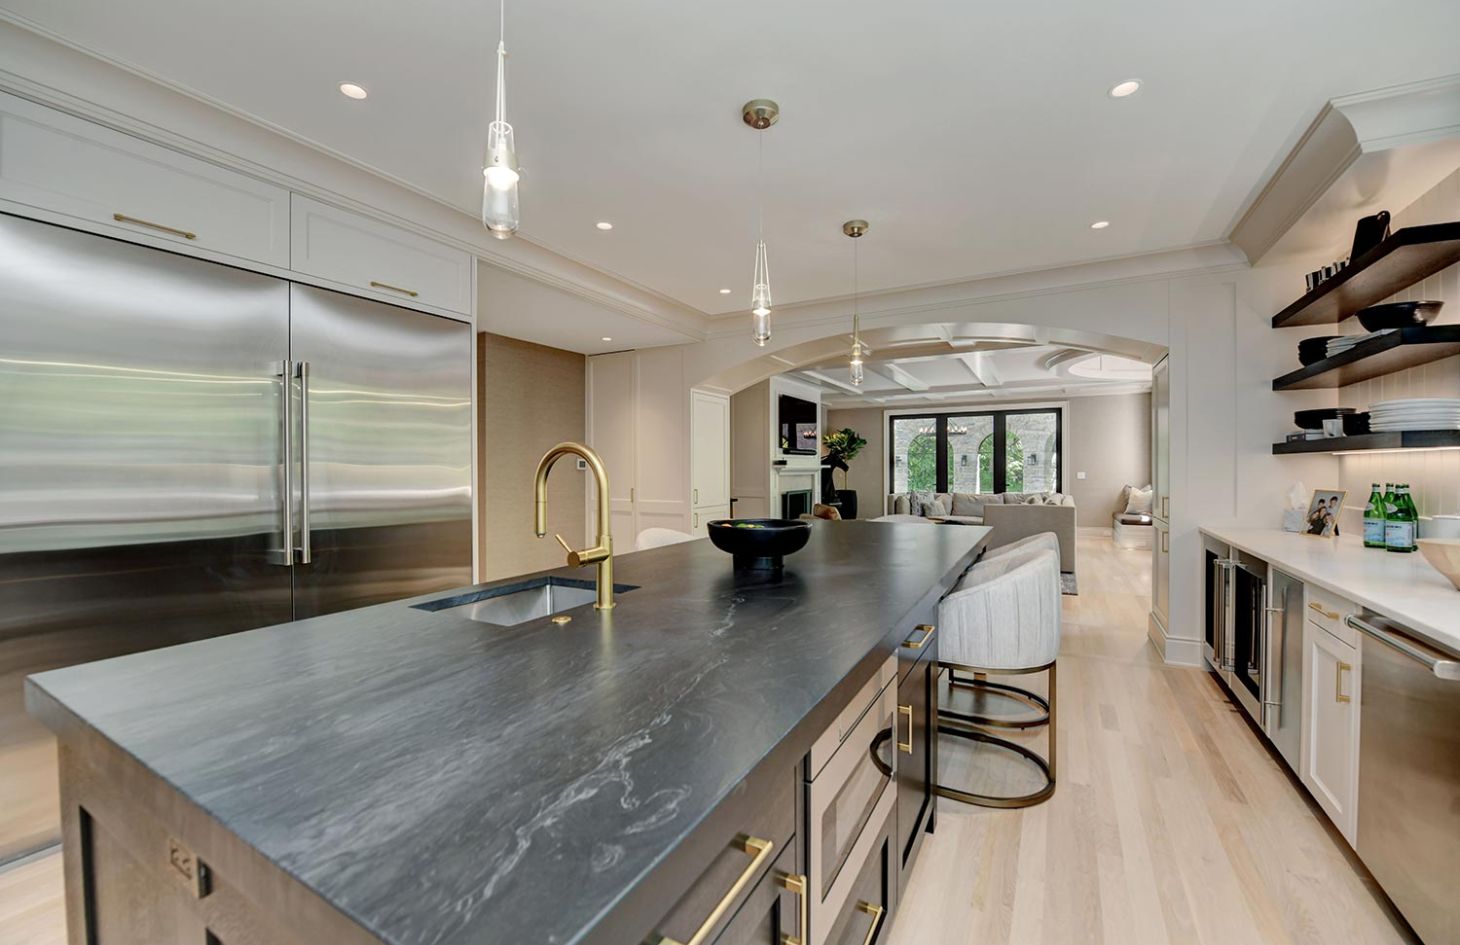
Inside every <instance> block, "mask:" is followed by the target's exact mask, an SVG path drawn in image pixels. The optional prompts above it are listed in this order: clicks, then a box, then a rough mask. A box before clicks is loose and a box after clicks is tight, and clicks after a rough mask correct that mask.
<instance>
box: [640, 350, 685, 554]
mask: <svg viewBox="0 0 1460 945" xmlns="http://www.w3.org/2000/svg"><path fill="white" fill-rule="evenodd" d="M636 356H637V359H638V374H637V377H636V381H635V384H636V387H635V391H636V394H635V406H634V416H635V418H636V423H637V432H636V434H635V437H636V440H635V442H636V444H637V445H636V447H635V449H636V453H635V456H636V459H635V462H634V465H635V479H636V481H635V483H634V487H635V490H636V491H635V494H634V511H635V513H636V514H637V516H638V522H637V523H636V525H635V527H636V528H638V529H639V530H640V531H642V530H643V529H646V528H672V529H674V530H675V531H681V532H682V531H687V530H688V529H689V523H690V508H689V450H688V449H686V448H685V447H686V444H688V443H689V441H690V437H689V404H688V403H686V402H685V399H684V352H683V351H681V350H680V349H679V348H647V349H645V350H643V351H639V352H636Z"/></svg>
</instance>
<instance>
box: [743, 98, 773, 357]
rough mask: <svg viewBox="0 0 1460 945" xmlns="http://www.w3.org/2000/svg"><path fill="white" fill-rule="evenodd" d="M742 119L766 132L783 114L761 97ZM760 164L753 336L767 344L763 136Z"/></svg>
mask: <svg viewBox="0 0 1460 945" xmlns="http://www.w3.org/2000/svg"><path fill="white" fill-rule="evenodd" d="M740 117H741V120H742V121H744V122H745V123H746V124H747V125H749V126H750V127H751V128H754V129H755V130H756V131H765V130H766V129H767V128H769V127H770V126H771V125H774V124H775V123H776V122H777V121H779V120H780V117H781V106H779V105H777V104H776V103H775V102H772V101H771V100H770V99H766V98H758V99H755V100H753V101H749V102H746V103H745V106H744V107H743V108H741V110H740ZM758 160H759V166H758V168H757V171H756V205H757V208H758V209H757V214H756V218H757V222H756V240H755V275H754V277H753V278H752V279H751V283H750V316H751V323H750V338H751V340H752V341H754V342H755V343H756V344H757V345H760V346H761V347H765V343H766V342H767V341H770V340H771V267H770V263H769V262H768V261H767V259H766V251H765V186H764V185H765V139H764V138H761V139H760V144H759V158H758Z"/></svg>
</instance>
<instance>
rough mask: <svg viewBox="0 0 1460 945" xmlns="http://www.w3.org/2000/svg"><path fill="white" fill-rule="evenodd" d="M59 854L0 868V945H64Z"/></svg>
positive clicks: (64, 929)
mask: <svg viewBox="0 0 1460 945" xmlns="http://www.w3.org/2000/svg"><path fill="white" fill-rule="evenodd" d="M61 890H62V880H61V854H59V853H48V854H46V855H44V856H37V857H33V858H30V859H26V860H21V861H20V862H19V863H17V864H15V865H14V866H10V867H7V868H5V869H0V945H65V943H66V908H65V906H66V903H65V897H64V896H63V894H62V891H61Z"/></svg>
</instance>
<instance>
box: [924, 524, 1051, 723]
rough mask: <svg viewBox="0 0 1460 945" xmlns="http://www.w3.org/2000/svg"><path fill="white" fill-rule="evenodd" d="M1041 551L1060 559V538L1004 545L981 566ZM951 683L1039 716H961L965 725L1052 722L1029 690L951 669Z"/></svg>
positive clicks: (1046, 707)
mask: <svg viewBox="0 0 1460 945" xmlns="http://www.w3.org/2000/svg"><path fill="white" fill-rule="evenodd" d="M1039 549H1047V550H1049V551H1053V552H1054V553H1055V554H1056V555H1058V554H1059V553H1060V540H1059V536H1058V535H1056V534H1055V533H1054V532H1040V533H1039V534H1037V535H1028V536H1026V537H1024V538H1021V539H1019V540H1018V541H1013V542H1010V543H1009V544H1007V545H1000V546H999V547H997V548H990V549H989V550H988V551H985V552H984V554H983V557H982V558H980V559H979V563H980V564H982V563H984V562H986V561H993V560H995V559H997V558H1003V557H1006V556H1008V555H1027V554H1030V553H1031V552H1033V551H1036V550H1039ZM948 683H949V685H952V686H957V687H958V688H960V689H966V690H970V691H972V692H974V693H975V694H989V693H992V694H995V695H1002V696H1007V697H1009V698H1012V699H1014V700H1016V701H1020V702H1024V703H1026V704H1027V705H1029V706H1030V707H1031V708H1033V709H1035V710H1037V711H1036V714H1035V715H1032V716H1025V717H1023V718H1017V719H1010V718H1002V717H997V716H991V715H981V714H974V715H962V716H959V718H960V719H962V720H964V721H968V722H975V723H977V724H979V725H992V726H994V727H995V728H1017V729H1024V728H1035V727H1036V726H1040V725H1044V724H1046V723H1048V722H1049V705H1048V703H1047V702H1046V700H1045V699H1044V697H1043V696H1040V695H1039V694H1037V693H1033V692H1030V691H1029V690H1028V689H1024V688H1022V687H1020V686H1010V685H1007V684H1005V683H995V682H989V681H988V680H987V679H984V678H982V676H978V677H974V678H972V679H965V678H963V677H960V676H959V675H958V674H957V673H955V672H954V671H953V670H951V669H950V670H949V671H948Z"/></svg>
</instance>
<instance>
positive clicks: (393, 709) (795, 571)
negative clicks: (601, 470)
mask: <svg viewBox="0 0 1460 945" xmlns="http://www.w3.org/2000/svg"><path fill="white" fill-rule="evenodd" d="M987 534H988V530H987V529H984V528H949V527H941V528H929V527H927V526H901V525H886V524H879V523H868V522H838V523H817V524H816V526H815V528H814V530H813V534H812V536H811V540H810V542H809V543H808V545H807V546H806V548H805V549H803V550H802V551H800V552H798V553H797V554H795V555H793V556H791V557H789V558H787V560H786V567H785V570H784V572H783V573H781V574H779V575H777V576H765V575H757V574H754V573H746V572H741V573H737V572H735V571H733V570H732V568H731V562H730V558H729V556H727V555H725V554H723V553H721V552H720V551H718V550H717V549H715V548H714V547H712V546H711V545H710V543H709V542H707V541H697V542H691V543H686V544H681V545H674V546H669V547H665V548H659V549H655V550H652V551H646V552H640V553H636V554H631V555H623V556H621V557H620V559H619V562H618V574H617V578H618V582H617V585H616V586H617V587H618V588H619V593H618V595H617V606H616V607H615V608H614V609H613V610H611V611H602V612H600V611H595V610H594V609H593V608H592V607H591V606H590V607H579V608H577V609H575V610H571V611H569V612H568V614H569V615H570V616H571V617H572V618H573V619H572V621H571V622H569V623H567V624H563V625H559V624H555V623H553V622H551V621H550V620H549V619H548V618H546V617H542V618H539V619H535V620H531V621H529V622H526V623H522V624H519V625H516V626H512V627H501V626H494V625H491V624H487V623H482V622H478V621H476V620H472V619H470V617H469V616H468V615H467V614H468V612H469V611H470V610H471V607H470V605H469V604H468V605H467V606H463V607H446V608H444V609H434V610H432V609H427V608H431V607H433V606H438V605H439V604H440V603H441V602H443V601H455V600H458V599H467V598H470V597H472V596H473V595H476V596H480V595H481V593H482V592H483V591H491V590H498V589H501V588H505V587H508V586H510V585H515V584H521V583H524V582H525V581H526V580H527V579H523V578H517V579H513V580H511V581H503V582H497V583H495V584H491V585H482V586H480V587H478V588H474V589H464V590H461V591H454V592H450V593H445V594H436V595H431V596H429V597H428V598H418V599H415V600H411V601H403V602H399V603H393V604H384V605H380V606H375V607H369V608H365V609H361V610H356V611H350V612H347V613H341V614H336V615H332V616H327V617H319V618H314V619H311V620H304V621H298V622H294V623H289V624H281V625H279V626H275V627H268V628H264V629H260V630H253V631H249V632H246V633H240V634H235V635H232V636H228V637H221V638H217V639H213V640H207V641H203V642H199V643H192V644H187V645H184V646H178V647H173V648H170V649H165V650H159V651H153V652H149V653H142V654H136V655H132V656H126V657H121V658H118V659H113V660H107V661H103V662H99V663H92V664H88V665H84V666H78V667H72V668H68V669H64V670H58V671H55V672H50V673H43V674H40V675H37V676H34V677H31V679H30V680H29V681H28V683H27V703H28V706H29V708H30V710H31V712H32V713H34V714H35V715H37V716H38V717H39V718H40V719H42V720H43V721H44V722H45V723H46V724H47V725H48V726H50V727H51V728H52V730H54V731H55V732H56V734H57V736H58V738H59V741H60V755H61V766H62V768H61V770H62V809H63V818H64V838H65V852H66V882H67V900H68V902H67V910H68V923H69V927H70V935H71V941H72V942H73V943H81V942H96V943H99V945H110V943H112V942H142V941H147V942H151V943H159V945H161V943H171V942H200V943H202V942H207V943H212V942H221V943H224V945H230V943H234V942H249V943H264V942H270V943H272V942H278V943H303V942H326V941H327V942H331V943H349V942H362V943H367V942H376V941H379V942H387V943H391V945H424V943H466V942H474V943H477V942H504V943H514V945H519V943H532V942H544V943H572V942H583V943H595V945H596V943H622V945H630V943H637V942H641V941H646V940H647V941H656V940H661V939H665V938H667V939H668V940H690V939H693V937H694V933H695V932H696V931H698V930H699V929H700V927H701V926H703V925H705V924H706V923H705V920H706V917H707V916H710V915H714V914H715V913H716V911H718V914H719V916H720V917H722V918H723V921H718V925H717V928H724V927H725V926H726V923H729V922H732V921H734V920H732V919H730V918H728V917H729V916H731V915H733V914H735V911H736V910H741V911H744V910H745V909H749V908H750V905H749V904H748V903H749V902H750V900H752V899H753V898H754V897H755V896H757V895H761V897H762V900H764V899H765V896H766V895H769V894H759V893H757V890H761V889H762V888H765V887H767V886H768V883H766V882H761V881H758V876H759V877H760V878H764V877H765V876H767V875H769V872H770V871H771V870H772V869H775V870H778V871H779V877H780V878H781V879H782V880H784V879H785V878H786V876H787V875H794V874H803V873H804V872H805V871H806V870H807V865H806V860H807V858H808V855H809V849H808V848H809V846H810V844H809V843H808V842H807V840H806V837H807V835H808V833H810V832H812V831H815V830H818V829H819V827H818V825H817V824H808V823H807V821H808V820H809V819H811V818H809V817H808V815H807V813H806V809H807V805H806V804H803V802H802V799H801V794H802V791H803V790H804V789H805V782H806V781H807V780H808V779H809V778H810V777H812V776H813V775H814V774H815V771H814V770H813V768H812V765H811V764H810V762H809V761H808V758H809V756H810V754H811V753H812V748H813V745H816V746H817V747H818V748H819V747H820V746H821V745H822V744H823V743H824V740H825V738H826V737H828V736H829V735H831V734H832V731H829V730H835V729H836V727H837V726H839V725H841V724H842V720H843V719H846V718H847V710H848V708H849V707H851V708H855V706H856V700H857V699H858V698H859V697H860V695H861V694H863V693H865V692H866V691H867V690H868V687H869V686H872V687H873V688H874V691H875V686H876V685H877V680H878V679H879V674H881V673H884V672H885V671H886V669H885V668H886V667H887V666H888V665H889V664H890V663H891V664H893V665H895V666H897V667H898V669H897V673H898V674H899V676H900V677H901V678H903V679H907V678H909V675H908V674H909V671H910V669H911V668H912V667H913V666H921V667H925V668H928V667H931V666H932V664H933V662H934V657H933V656H930V655H927V654H929V653H931V652H932V651H933V649H934V647H935V645H936V644H935V641H934V638H933V631H932V629H931V627H930V623H931V618H933V617H935V616H936V606H937V601H938V599H939V598H940V597H941V596H942V595H943V594H944V593H946V592H947V591H948V590H949V589H951V588H952V587H953V585H954V584H955V583H956V581H957V580H958V578H959V577H960V576H961V574H962V573H963V572H964V571H965V570H966V569H967V568H968V567H969V566H970V565H971V564H972V563H973V561H974V560H976V558H977V556H978V555H979V553H980V552H981V550H982V548H983V546H984V544H985V542H986V540H987ZM551 574H552V575H554V576H557V577H559V578H568V579H574V580H581V579H582V576H583V575H582V572H577V571H568V570H564V571H560V572H551ZM422 605H425V607H424V608H423V606H422ZM927 678H928V679H930V680H931V678H932V676H931V675H929V676H928V677H927ZM900 691H901V690H899V692H900ZM927 694H928V689H927V688H926V687H924V688H922V695H923V696H924V697H926V696H927ZM900 705H901V699H899V706H900ZM911 711H912V710H909V712H911ZM929 711H931V710H929ZM901 717H902V716H901V711H900V712H899V714H898V716H897V718H901ZM851 722H856V719H855V718H853V719H851ZM894 724H895V723H894ZM848 728H850V725H848ZM843 734H844V733H843ZM889 734H890V733H883V737H882V739H880V741H879V744H881V743H885V742H886V741H887V740H888V737H887V736H888V735H889ZM924 737H925V740H926V743H927V745H928V752H929V753H931V751H932V747H931V746H932V744H933V742H934V740H933V739H932V738H931V735H930V734H929V733H928V732H925V735H924ZM819 739H820V740H819ZM834 741H835V740H834V739H833V742H834ZM895 741H896V742H897V743H898V744H899V748H901V744H902V742H903V735H902V732H901V730H900V729H899V731H898V732H897V735H896V739H895ZM908 741H909V742H911V741H912V732H909V733H908ZM833 747H834V745H833ZM871 748H872V751H873V753H875V752H876V748H877V746H876V745H873V746H871ZM859 751H860V749H859ZM890 755H891V752H889V756H890ZM889 760H890V758H889ZM932 764H933V765H934V766H935V764H936V761H935V758H934V759H933V761H932ZM930 770H935V768H925V771H924V774H927V773H928V772H929V771H930ZM929 780H930V779H929ZM901 787H902V786H901V785H899V789H900V788H901ZM914 806H915V805H914ZM927 808H928V810H929V813H928V815H927V816H928V817H931V813H930V810H931V805H930V804H929V805H927ZM904 809H907V808H905V806H904V805H903V804H901V803H899V804H898V806H897V811H898V812H901V811H902V810H904ZM761 825H763V829H762V826H761ZM902 826H903V827H904V828H905V827H907V826H908V825H906V824H904V825H902ZM917 826H918V827H919V828H920V827H921V826H922V822H919V823H918V825H917ZM918 832H921V831H920V830H919V831H918ZM768 834H769V835H768ZM762 835H766V836H762ZM747 838H751V839H754V838H759V839H761V840H763V841H770V843H769V844H768V846H773V847H774V849H773V850H766V851H765V852H766V856H765V857H762V856H760V855H758V854H757V855H754V856H748V854H754V853H756V851H758V850H759V849H760V848H758V847H755V846H754V845H751V846H750V847H749V848H747V846H746V843H745V841H746V840H747ZM893 846H895V847H896V848H897V851H898V852H901V853H903V854H904V856H903V859H904V860H906V859H907V857H910V856H911V855H912V853H915V849H916V847H915V845H914V844H913V843H912V842H898V843H896V844H894V845H893ZM762 860H765V863H764V866H762V862H761V861H762ZM750 863H753V864H754V865H755V866H756V867H758V868H759V870H758V873H757V871H756V870H752V869H750V868H749V867H748V865H747V864H750ZM903 865H904V866H905V865H909V864H907V863H906V862H904V863H903ZM784 885H785V886H786V888H787V889H788V890H789V891H788V892H787V893H786V894H785V895H783V896H780V897H779V898H777V897H775V896H772V897H771V908H770V909H769V911H768V912H767V915H772V916H773V917H774V916H776V915H779V911H789V912H794V911H796V906H795V905H794V902H795V896H796V895H799V896H800V897H801V902H800V909H801V910H803V911H801V916H800V923H801V931H802V932H803V933H804V931H805V928H806V927H805V916H806V913H805V911H804V910H805V909H806V908H807V902H806V900H807V899H808V898H810V897H809V896H808V895H807V893H806V892H805V887H804V883H803V886H802V891H801V892H800V893H799V894H798V893H796V891H795V889H794V888H793V887H794V886H795V884H794V883H786V884H784ZM813 885H814V884H813ZM883 885H884V887H885V886H886V885H887V883H886V880H885V878H884V882H883ZM778 888H779V887H778ZM727 890H728V892H727ZM884 892H886V894H887V895H886V898H887V899H888V902H887V903H886V905H885V908H886V909H887V910H888V911H889V912H890V911H891V909H892V906H893V902H892V901H893V900H895V895H896V879H895V877H894V879H893V883H892V888H891V889H890V890H886V889H885V890H884ZM781 899H787V900H788V901H787V903H786V904H784V905H781V904H780V901H781ZM743 903H744V904H745V905H744V906H742V904H743ZM815 906H816V903H814V902H813V903H811V908H812V910H813V911H812V915H813V916H815V914H816V913H815V911H814V909H815ZM878 908H879V909H880V908H884V907H878ZM778 910H779V911H778ZM877 918H879V919H880V918H882V915H881V914H880V913H878V915H877ZM776 921H777V922H784V923H791V922H793V921H795V920H794V919H793V918H787V917H786V916H780V918H777V919H776ZM815 921H816V920H813V929H812V935H811V941H812V942H814V943H820V942H826V941H831V940H838V936H835V935H833V934H832V933H836V932H837V931H838V930H839V929H840V928H841V927H842V925H844V924H845V923H844V922H843V919H842V917H841V916H826V917H825V918H824V919H823V920H821V921H822V924H821V925H820V927H819V928H818V927H816V926H815V924H814V923H815ZM711 924H712V925H713V924H715V923H711ZM711 931H715V930H713V929H712V930H711ZM795 931H796V928H795V926H794V925H790V926H789V927H788V932H795ZM865 931H866V930H865V929H862V930H861V931H860V932H858V934H857V935H856V940H857V941H861V940H862V934H861V932H865ZM873 931H874V932H876V931H878V930H877V929H876V928H875V926H874V928H873ZM715 934H721V933H720V932H718V931H715ZM707 935H708V933H707ZM829 936H830V937H829ZM707 940H708V939H707ZM750 940H758V939H754V938H752V937H751V936H749V935H746V936H745V937H743V938H737V941H750Z"/></svg>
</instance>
